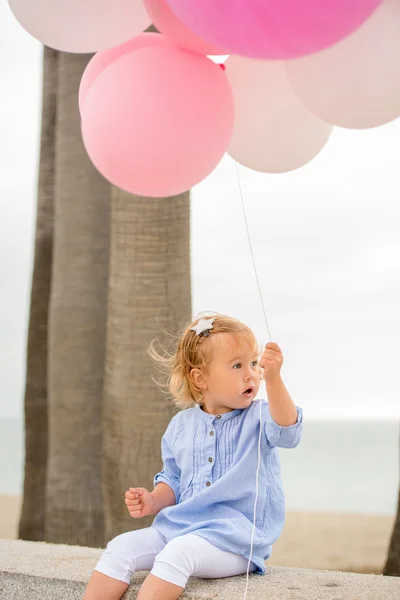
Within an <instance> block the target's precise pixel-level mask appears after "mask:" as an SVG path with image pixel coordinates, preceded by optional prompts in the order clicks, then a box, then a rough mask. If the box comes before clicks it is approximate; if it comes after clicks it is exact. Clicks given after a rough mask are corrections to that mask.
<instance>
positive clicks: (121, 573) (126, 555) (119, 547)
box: [96, 532, 136, 583]
mask: <svg viewBox="0 0 400 600" xmlns="http://www.w3.org/2000/svg"><path fill="white" fill-rule="evenodd" d="M130 533H131V532H127V533H122V534H121V535H118V536H117V537H115V538H113V539H112V540H110V541H109V542H108V544H107V546H106V549H105V550H104V552H103V553H102V555H101V557H100V560H99V562H98V563H97V566H96V570H97V571H100V572H101V573H104V574H105V575H108V576H109V577H114V578H115V579H119V580H120V581H124V582H125V583H129V582H130V580H131V577H132V575H133V573H135V571H136V556H135V552H133V551H132V550H133V548H132V540H131V539H130V538H131V536H130V535H129V534H130Z"/></svg>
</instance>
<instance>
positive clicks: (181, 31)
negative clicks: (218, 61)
mask: <svg viewBox="0 0 400 600" xmlns="http://www.w3.org/2000/svg"><path fill="white" fill-rule="evenodd" d="M144 4H145V7H146V9H147V12H148V14H149V16H150V18H151V20H152V22H153V23H154V25H155V26H156V27H157V29H158V30H159V31H161V33H163V34H164V35H165V36H167V37H168V38H169V39H170V40H171V41H173V42H175V43H176V44H178V45H179V46H181V47H182V48H187V49H188V50H192V52H197V53H198V54H210V55H218V54H227V52H226V51H225V50H222V48H220V47H217V46H214V45H213V44H209V43H208V42H205V41H204V40H202V39H201V38H199V37H198V36H197V35H196V34H195V33H193V31H190V29H188V28H187V27H186V25H184V24H183V23H182V21H180V20H179V19H178V18H177V17H176V16H175V14H174V13H173V12H172V10H171V9H170V7H169V6H168V4H167V2H166V0H144Z"/></svg>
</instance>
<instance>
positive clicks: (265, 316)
mask: <svg viewBox="0 0 400 600" xmlns="http://www.w3.org/2000/svg"><path fill="white" fill-rule="evenodd" d="M235 167H236V176H237V180H238V184H239V192H240V200H241V203H242V210H243V216H244V222H245V225H246V232H247V239H248V241H249V246H250V254H251V260H252V261H253V269H254V274H255V277H256V281H257V287H258V293H259V295H260V300H261V306H262V309H263V313H264V318H265V323H266V325H267V331H268V339H269V341H271V333H270V330H269V325H268V319H267V313H266V310H265V306H264V300H263V297H262V293H261V286H260V281H259V278H258V273H257V267H256V261H255V259H254V253H253V246H252V245H251V237H250V232H249V224H248V222H247V215H246V209H245V206H244V200H243V191H242V184H241V181H240V176H239V168H238V164H237V161H236V160H235Z"/></svg>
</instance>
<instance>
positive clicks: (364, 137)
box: [0, 2, 400, 420]
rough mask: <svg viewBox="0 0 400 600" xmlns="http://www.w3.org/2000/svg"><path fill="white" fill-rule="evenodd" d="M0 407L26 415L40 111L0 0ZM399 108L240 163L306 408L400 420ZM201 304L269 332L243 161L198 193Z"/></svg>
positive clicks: (196, 263)
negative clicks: (277, 166) (254, 163)
mask: <svg viewBox="0 0 400 600" xmlns="http://www.w3.org/2000/svg"><path fill="white" fill-rule="evenodd" d="M0 48H1V52H0V68H1V71H0V72H1V75H2V77H1V81H2V86H1V87H2V92H1V95H0V132H1V136H0V155H1V165H2V166H1V170H0V186H1V193H0V418H20V417H21V416H22V414H23V394H24V385H25V351H26V339H27V327H28V316H29V300H30V298H29V295H30V286H31V276H32V266H33V246H34V232H35V217H36V184H37V168H38V149H39V126H40V110H41V45H40V44H39V43H38V42H37V41H36V40H34V39H33V38H31V37H30V36H29V34H28V33H26V32H25V31H24V30H23V29H22V28H21V26H20V25H19V24H18V23H17V22H16V21H15V19H14V17H13V16H12V15H11V13H10V11H9V8H8V4H7V3H6V2H3V3H1V4H0ZM399 140H400V120H397V121H395V122H392V123H390V124H388V125H385V126H383V127H379V128H376V129H373V130H368V131H350V130H343V129H335V130H334V132H333V134H332V136H331V139H330V140H329V142H328V144H327V145H326V147H325V148H324V149H323V150H322V152H321V153H320V154H319V155H318V156H317V157H316V158H315V159H314V160H313V161H312V162H311V163H309V164H308V165H306V166H305V167H303V168H301V169H299V170H297V171H295V172H292V173H286V174H281V175H267V174H265V173H257V172H255V171H251V170H249V169H246V168H244V167H239V173H240V180H241V184H242V188H243V198H244V205H245V210H246V213H247V218H248V225H249V230H250V236H251V244H252V248H253V252H254V255H255V262H256V268H257V272H258V276H259V280H260V286H261V293H262V298H263V301H264V305H265V311H266V315H267V319H268V324H269V329H270V332H271V338H272V341H274V342H276V343H278V344H279V346H280V347H281V349H282V352H283V355H284V365H283V368H282V377H283V379H284V382H285V384H286V386H287V388H288V390H289V392H290V394H291V396H292V398H293V400H294V401H295V403H296V404H298V405H300V406H302V407H303V409H304V413H305V418H309V419H352V420H353V419H359V420H384V419H386V420H393V419H396V420H398V419H400V383H399V367H398V362H399V358H400V352H399V342H398V340H399V339H400V318H399V313H398V307H399V306H400V177H399V171H400V152H399ZM191 229H192V239H191V245H192V248H191V256H192V289H193V312H194V314H196V313H197V312H199V311H203V310H214V311H219V312H223V313H225V314H229V315H231V316H234V317H237V318H239V319H241V320H243V321H245V322H246V323H247V324H248V325H249V326H250V327H252V328H253V329H254V331H255V333H256V335H257V337H258V339H259V341H260V343H266V342H268V341H269V337H268V329H267V326H266V322H265V319H264V314H263V309H262V305H261V299H260V296H259V293H258V289H257V284H256V280H255V275H254V271H253V264H252V260H251V255H250V249H249V242H248V238H247V233H246V229H245V222H244V218H243V212H242V206H241V201H240V194H239V187H238V182H237V179H236V171H235V163H234V162H233V160H232V159H231V158H229V157H228V156H225V157H224V158H223V160H222V161H221V163H220V164H219V165H218V167H217V168H216V169H215V171H214V172H213V173H212V174H211V175H210V176H209V177H208V178H207V179H206V180H204V181H203V182H202V183H200V184H199V185H198V186H196V187H195V188H194V190H193V194H192V223H191Z"/></svg>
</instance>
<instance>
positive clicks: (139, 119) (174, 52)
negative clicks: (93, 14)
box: [82, 47, 234, 197]
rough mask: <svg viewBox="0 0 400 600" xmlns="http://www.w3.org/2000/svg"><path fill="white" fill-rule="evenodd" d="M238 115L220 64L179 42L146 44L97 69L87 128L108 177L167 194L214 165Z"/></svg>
mask: <svg viewBox="0 0 400 600" xmlns="http://www.w3.org/2000/svg"><path fill="white" fill-rule="evenodd" d="M233 120H234V108H233V97H232V91H231V88H230V85H229V83H228V80H227V78H226V75H225V73H224V71H223V70H222V69H221V67H220V66H219V65H215V64H214V63H213V62H211V61H210V60H209V59H208V58H206V57H203V56H200V55H196V54H194V53H191V52H187V51H185V50H181V49H180V48H173V47H171V48H161V47H146V48H141V49H139V50H136V51H135V52H128V53H127V54H124V55H123V56H121V57H120V58H118V59H117V60H115V61H114V62H112V63H111V64H110V65H109V66H108V67H107V68H106V69H104V70H103V71H102V72H101V73H100V74H99V75H98V77H97V78H96V80H95V81H94V82H93V84H92V86H91V87H90V89H89V90H88V92H87V95H86V100H85V103H84V109H83V118H82V135H83V139H84V143H85V146H86V149H87V152H88V154H89V157H90V158H91V160H92V162H93V164H94V165H95V167H96V168H97V169H98V170H99V171H100V173H102V174H103V176H104V177H105V178H106V179H108V180H109V181H110V182H111V183H113V184H114V185H117V186H118V187H120V188H122V189H124V190H126V191H127V192H130V193H132V194H137V195H141V196H151V197H163V196H172V195H174V194H179V193H181V192H183V191H185V190H188V189H189V188H191V187H192V186H193V185H195V184H196V183H198V182H200V181H201V180H202V179H204V177H206V176H207V175H208V174H209V173H210V172H211V171H212V170H213V169H214V168H215V167H216V166H217V164H218V162H219V161H220V159H221V158H222V156H223V154H224V152H225V151H226V149H227V147H228V144H229V141H230V138H231V135H232V130H233Z"/></svg>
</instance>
